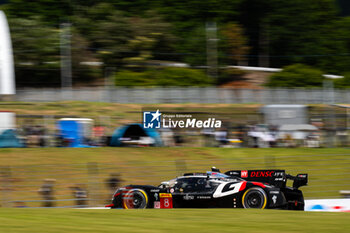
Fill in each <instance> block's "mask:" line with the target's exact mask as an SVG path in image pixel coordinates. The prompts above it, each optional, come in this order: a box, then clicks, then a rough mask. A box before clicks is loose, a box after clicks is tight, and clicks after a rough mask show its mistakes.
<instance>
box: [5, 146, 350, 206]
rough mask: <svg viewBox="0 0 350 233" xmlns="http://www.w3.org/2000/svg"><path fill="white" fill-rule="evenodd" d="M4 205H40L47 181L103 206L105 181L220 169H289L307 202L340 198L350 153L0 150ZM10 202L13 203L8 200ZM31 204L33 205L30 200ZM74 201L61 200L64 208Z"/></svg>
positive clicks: (348, 179) (144, 180)
mask: <svg viewBox="0 0 350 233" xmlns="http://www.w3.org/2000/svg"><path fill="white" fill-rule="evenodd" d="M0 164H1V166H0V175H1V176H0V179H1V180H0V205H2V206H9V207H10V206H14V205H16V203H14V201H25V204H26V205H28V206H38V205H39V203H37V202H35V201H36V200H39V199H40V196H39V195H38V192H37V191H38V189H39V187H40V186H41V184H42V182H43V179H45V178H54V179H56V183H55V196H56V199H71V198H72V194H71V190H70V187H71V186H74V185H79V186H82V187H85V188H86V189H88V191H89V194H90V198H93V199H94V200H93V201H91V202H90V204H91V205H103V204H104V203H106V202H108V199H110V196H111V194H110V193H109V191H108V188H107V185H106V181H107V179H108V178H109V176H110V174H111V173H120V174H121V178H122V180H123V183H122V184H123V185H127V184H131V183H133V184H153V185H158V184H159V183H160V182H161V181H164V180H168V179H171V178H174V177H176V176H177V175H181V174H182V173H184V172H190V171H197V172H203V171H207V170H209V169H210V167H211V166H216V167H218V168H220V169H221V170H222V171H227V170H230V169H271V168H279V169H286V171H287V172H288V173H290V174H293V175H295V174H297V173H304V172H306V173H308V174H309V185H308V186H306V187H302V188H301V189H302V190H303V191H304V194H305V196H306V198H309V199H310V198H325V197H332V198H337V197H340V196H339V190H344V189H346V190H350V185H349V184H350V151H349V150H348V149H307V148H300V149H280V148H278V149H277V148H274V149H253V148H251V149H233V148H80V149H78V148H27V149H0ZM9 201H10V202H9ZM27 201H28V202H27ZM72 204H73V203H72V201H62V202H58V203H57V205H59V206H67V205H72Z"/></svg>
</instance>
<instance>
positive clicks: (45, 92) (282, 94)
mask: <svg viewBox="0 0 350 233" xmlns="http://www.w3.org/2000/svg"><path fill="white" fill-rule="evenodd" d="M15 99H16V100H17V101H31V102H52V101H66V100H77V101H90V102H114V103H145V104H147V103H149V104H151V103H228V104H229V103H261V104H273V103H275V104H291V103H292V104H296V103H299V104H320V103H350V91H347V90H329V89H232V88H217V87H203V88H200V87H188V88H187V87H184V88H181V87H167V88H165V87H164V88H158V87H153V88H125V87H112V88H103V87H95V88H79V89H67V90H63V89H49V88H45V89H38V88H36V89H18V90H17V94H16V97H15Z"/></svg>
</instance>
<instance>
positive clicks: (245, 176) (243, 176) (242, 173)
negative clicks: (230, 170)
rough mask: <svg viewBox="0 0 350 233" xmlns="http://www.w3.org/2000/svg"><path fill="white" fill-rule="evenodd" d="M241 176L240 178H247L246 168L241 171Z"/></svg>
mask: <svg viewBox="0 0 350 233" xmlns="http://www.w3.org/2000/svg"><path fill="white" fill-rule="evenodd" d="M241 177H242V178H247V177H248V171H247V170H244V171H241Z"/></svg>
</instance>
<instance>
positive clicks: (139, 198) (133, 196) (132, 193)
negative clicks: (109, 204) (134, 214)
mask: <svg viewBox="0 0 350 233" xmlns="http://www.w3.org/2000/svg"><path fill="white" fill-rule="evenodd" d="M147 204H148V196H147V194H146V192H145V191H144V190H142V189H131V190H129V191H128V192H126V193H125V194H124V195H123V207H124V208H125V209H145V208H146V207H147Z"/></svg>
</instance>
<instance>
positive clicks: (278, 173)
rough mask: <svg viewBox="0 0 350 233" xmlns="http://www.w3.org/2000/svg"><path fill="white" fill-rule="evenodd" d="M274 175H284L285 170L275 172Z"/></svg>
mask: <svg viewBox="0 0 350 233" xmlns="http://www.w3.org/2000/svg"><path fill="white" fill-rule="evenodd" d="M273 176H284V172H275V173H274V174H273Z"/></svg>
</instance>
